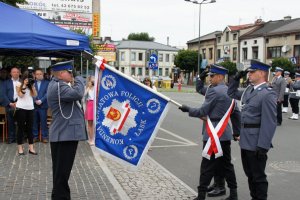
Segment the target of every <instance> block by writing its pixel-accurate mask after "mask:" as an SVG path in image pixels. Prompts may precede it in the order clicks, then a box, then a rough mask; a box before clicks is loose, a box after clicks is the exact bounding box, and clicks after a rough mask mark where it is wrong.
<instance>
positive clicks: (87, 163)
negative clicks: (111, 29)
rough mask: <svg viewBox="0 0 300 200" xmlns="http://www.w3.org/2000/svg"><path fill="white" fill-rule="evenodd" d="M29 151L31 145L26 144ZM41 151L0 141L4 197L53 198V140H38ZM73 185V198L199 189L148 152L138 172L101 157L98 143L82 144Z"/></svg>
mask: <svg viewBox="0 0 300 200" xmlns="http://www.w3.org/2000/svg"><path fill="white" fill-rule="evenodd" d="M24 147H25V152H27V147H28V146H27V145H26V144H25V145H24ZM35 147H36V151H37V152H38V153H39V155H37V156H34V155H29V154H28V153H27V154H26V155H25V156H18V155H17V145H16V144H4V143H0V152H1V154H0V199H1V200H2V199H3V200H4V199H5V200H7V199H12V200H14V199H51V190H52V163H51V156H50V147H49V144H43V143H36V144H35ZM69 185H70V188H71V196H72V199H89V200H90V199H91V200H92V199H95V200H96V199H97V200H99V199H105V200H106V199H107V200H110V199H111V200H119V199H122V200H123V199H124V200H127V199H132V200H136V199H137V200H138V199H189V197H194V196H195V192H194V191H193V190H192V189H190V188H189V187H188V186H187V185H185V184H184V183H183V182H182V181H180V180H179V179H177V178H176V177H174V176H173V175H172V174H171V173H170V172H168V171H167V170H166V169H164V168H163V167H161V166H160V165H159V164H158V163H157V162H155V161H154V160H153V159H151V158H150V157H148V156H146V158H145V160H144V162H143V164H142V165H141V166H140V168H139V169H138V170H137V171H135V172H130V171H126V169H125V168H123V167H122V166H121V165H119V164H118V163H116V162H114V161H111V160H108V159H106V158H101V157H100V156H99V154H98V152H97V151H96V149H95V147H92V148H90V146H89V145H88V144H87V143H86V142H80V143H79V145H78V150H77V155H76V159H75V163H74V166H73V169H72V173H71V177H70V181H69Z"/></svg>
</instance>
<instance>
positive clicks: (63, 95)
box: [60, 76, 84, 102]
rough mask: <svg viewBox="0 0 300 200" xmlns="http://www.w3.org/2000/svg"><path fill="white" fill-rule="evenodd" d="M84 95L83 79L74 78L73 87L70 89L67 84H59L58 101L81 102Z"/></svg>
mask: <svg viewBox="0 0 300 200" xmlns="http://www.w3.org/2000/svg"><path fill="white" fill-rule="evenodd" d="M83 95H84V79H83V78H82V77H80V76H76V77H75V80H74V85H73V86H72V87H70V86H69V85H68V84H65V83H64V84H60V99H61V101H65V102H72V101H77V100H81V99H82V98H83Z"/></svg>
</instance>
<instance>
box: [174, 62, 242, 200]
mask: <svg viewBox="0 0 300 200" xmlns="http://www.w3.org/2000/svg"><path fill="white" fill-rule="evenodd" d="M227 73H228V70H227V69H225V68H224V67H222V66H219V65H212V66H211V68H210V72H209V76H210V82H211V85H210V87H208V88H207V91H205V94H206V95H205V99H204V102H203V104H202V105H201V107H200V108H190V107H188V106H186V105H182V106H181V107H179V109H180V110H182V111H183V112H188V113H189V116H190V117H198V118H201V119H203V120H205V122H206V123H205V125H204V128H203V132H202V134H203V152H202V155H203V158H202V162H201V167H200V180H199V186H198V196H197V198H195V200H204V199H205V198H206V192H207V187H208V185H209V184H210V182H211V179H212V177H213V176H214V175H215V171H216V170H217V169H219V170H221V174H223V175H224V176H225V179H226V181H227V184H228V187H229V188H230V195H229V197H227V198H226V200H237V199H238V196H237V182H236V176H235V172H234V166H233V164H232V163H231V140H232V139H233V131H232V129H231V126H230V124H229V123H228V122H229V118H231V119H234V120H231V123H232V124H233V127H234V131H236V132H234V137H238V136H239V129H240V126H241V123H240V111H239V109H238V107H237V105H236V102H235V101H234V100H232V99H231V98H230V97H229V96H228V95H227V86H226V85H225V75H226V74H227ZM204 78H205V77H204ZM203 80H204V79H203ZM203 93H204V91H203ZM220 166H222V167H220Z"/></svg>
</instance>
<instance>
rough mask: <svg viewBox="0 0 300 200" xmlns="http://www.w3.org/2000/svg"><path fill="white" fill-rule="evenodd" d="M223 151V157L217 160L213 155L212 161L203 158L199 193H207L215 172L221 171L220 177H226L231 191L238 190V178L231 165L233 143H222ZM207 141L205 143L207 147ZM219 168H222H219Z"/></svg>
mask: <svg viewBox="0 0 300 200" xmlns="http://www.w3.org/2000/svg"><path fill="white" fill-rule="evenodd" d="M220 143H221V147H222V150H223V156H221V157H218V158H215V155H214V154H213V155H212V156H211V158H210V160H208V159H206V158H203V159H202V162H201V167H200V180H199V186H198V192H203V193H205V192H206V190H207V187H208V185H209V184H210V182H211V179H212V177H213V176H214V175H215V170H216V169H219V170H220V173H219V175H221V176H224V177H225V180H226V182H227V184H228V187H229V188H230V189H236V188H237V183H236V177H235V172H234V166H233V164H232V163H231V147H230V146H231V141H220ZM205 144H206V141H205V142H203V147H205ZM219 166H222V167H220V168H219Z"/></svg>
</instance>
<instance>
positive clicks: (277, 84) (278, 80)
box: [271, 67, 287, 126]
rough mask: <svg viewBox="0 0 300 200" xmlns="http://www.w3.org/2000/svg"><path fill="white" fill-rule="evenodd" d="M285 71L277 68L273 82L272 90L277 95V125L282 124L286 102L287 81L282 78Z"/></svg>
mask: <svg viewBox="0 0 300 200" xmlns="http://www.w3.org/2000/svg"><path fill="white" fill-rule="evenodd" d="M282 73H283V69H282V68H280V67H276V68H275V76H274V78H273V80H272V85H271V86H272V88H273V90H274V91H275V92H276V94H277V125H278V126H280V125H281V123H282V103H283V101H284V91H285V88H286V85H287V83H286V81H285V79H284V78H283V77H282Z"/></svg>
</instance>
